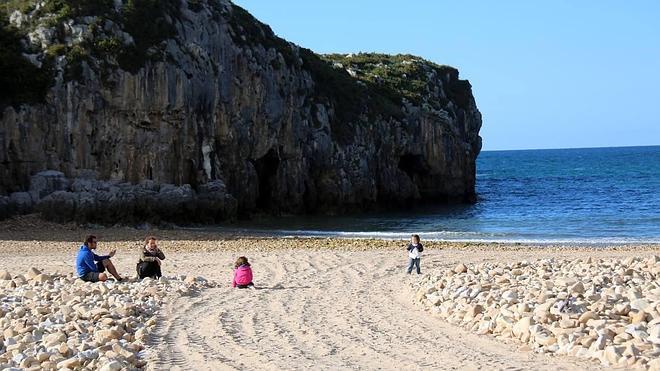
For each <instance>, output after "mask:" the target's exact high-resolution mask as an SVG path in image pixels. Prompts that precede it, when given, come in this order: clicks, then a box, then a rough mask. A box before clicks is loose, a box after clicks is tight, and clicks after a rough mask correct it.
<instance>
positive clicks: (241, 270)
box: [231, 265, 252, 287]
mask: <svg viewBox="0 0 660 371" xmlns="http://www.w3.org/2000/svg"><path fill="white" fill-rule="evenodd" d="M251 282H252V268H250V266H249V265H241V266H240V267H238V268H236V269H235V270H234V279H233V280H232V281H231V286H232V287H236V285H247V284H248V283H251Z"/></svg>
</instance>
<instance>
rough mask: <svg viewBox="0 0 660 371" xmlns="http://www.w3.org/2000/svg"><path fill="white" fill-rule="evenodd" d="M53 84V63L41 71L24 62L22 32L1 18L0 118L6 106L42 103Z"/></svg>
mask: <svg viewBox="0 0 660 371" xmlns="http://www.w3.org/2000/svg"><path fill="white" fill-rule="evenodd" d="M0 15H2V12H1V11H0ZM51 84H52V68H51V60H50V59H46V60H44V62H43V63H42V67H41V68H39V67H37V66H35V65H34V64H32V63H31V62H30V61H29V60H28V59H27V58H25V57H24V56H23V47H22V45H21V35H20V33H19V31H18V30H16V29H15V28H14V27H12V26H10V25H9V23H8V22H7V17H6V16H0V87H2V88H0V114H1V112H2V110H1V109H2V107H3V106H6V105H19V104H21V103H39V102H41V101H43V98H44V96H45V95H46V92H47V91H48V88H49V87H50V86H51Z"/></svg>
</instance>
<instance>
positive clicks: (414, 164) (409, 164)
mask: <svg viewBox="0 0 660 371" xmlns="http://www.w3.org/2000/svg"><path fill="white" fill-rule="evenodd" d="M399 169H400V170H401V171H403V172H404V173H406V174H408V176H409V177H410V179H412V180H413V181H414V180H415V175H426V174H428V172H429V167H428V165H427V164H426V161H425V160H424V157H422V155H413V154H410V153H408V154H405V155H403V156H401V158H400V159H399Z"/></svg>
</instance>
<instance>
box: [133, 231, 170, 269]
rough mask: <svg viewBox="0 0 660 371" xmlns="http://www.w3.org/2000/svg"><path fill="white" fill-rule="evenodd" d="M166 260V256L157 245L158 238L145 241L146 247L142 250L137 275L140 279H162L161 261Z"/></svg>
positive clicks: (151, 237)
mask: <svg viewBox="0 0 660 371" xmlns="http://www.w3.org/2000/svg"><path fill="white" fill-rule="evenodd" d="M161 260H165V254H163V252H162V251H161V250H160V249H159V248H158V246H157V245H156V237H153V236H150V237H147V239H146V240H145V241H144V247H143V248H142V249H140V257H139V260H138V263H137V267H136V268H137V274H138V277H139V278H145V277H151V278H160V277H162V275H163V274H162V273H161V270H160V261H161Z"/></svg>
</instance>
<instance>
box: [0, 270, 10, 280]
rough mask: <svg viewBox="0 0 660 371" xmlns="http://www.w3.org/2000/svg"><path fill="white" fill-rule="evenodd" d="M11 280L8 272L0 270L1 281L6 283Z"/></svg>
mask: <svg viewBox="0 0 660 371" xmlns="http://www.w3.org/2000/svg"><path fill="white" fill-rule="evenodd" d="M11 278H12V277H11V274H9V272H7V271H6V270H4V269H3V270H0V280H2V281H8V280H11Z"/></svg>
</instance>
